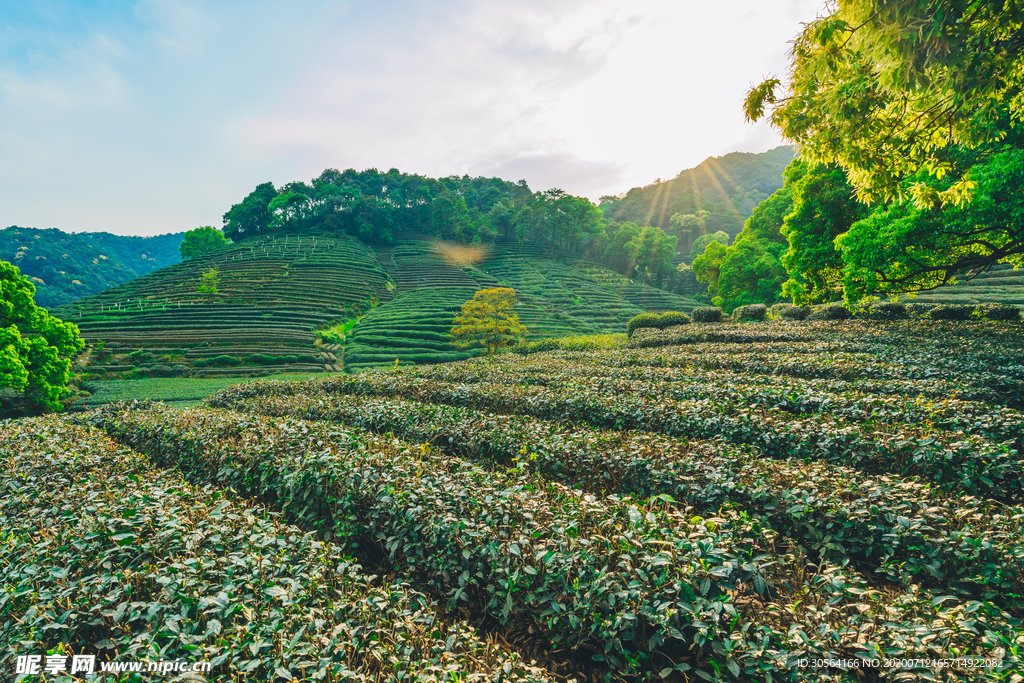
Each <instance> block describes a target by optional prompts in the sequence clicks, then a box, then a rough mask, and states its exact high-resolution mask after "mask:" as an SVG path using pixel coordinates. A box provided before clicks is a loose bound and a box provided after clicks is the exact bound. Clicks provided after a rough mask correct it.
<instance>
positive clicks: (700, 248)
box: [690, 230, 729, 258]
mask: <svg viewBox="0 0 1024 683" xmlns="http://www.w3.org/2000/svg"><path fill="white" fill-rule="evenodd" d="M712 242H718V243H719V244H721V245H723V246H729V233H727V232H723V231H722V230H719V231H718V232H713V233H711V234H710V235H701V236H700V237H698V238H697V239H696V240H694V242H693V248H692V249H691V250H690V256H692V257H693V258H697V257H698V256H700V255H701V254H703V253H704V249H705V247H707V246H708V245H709V244H711V243H712Z"/></svg>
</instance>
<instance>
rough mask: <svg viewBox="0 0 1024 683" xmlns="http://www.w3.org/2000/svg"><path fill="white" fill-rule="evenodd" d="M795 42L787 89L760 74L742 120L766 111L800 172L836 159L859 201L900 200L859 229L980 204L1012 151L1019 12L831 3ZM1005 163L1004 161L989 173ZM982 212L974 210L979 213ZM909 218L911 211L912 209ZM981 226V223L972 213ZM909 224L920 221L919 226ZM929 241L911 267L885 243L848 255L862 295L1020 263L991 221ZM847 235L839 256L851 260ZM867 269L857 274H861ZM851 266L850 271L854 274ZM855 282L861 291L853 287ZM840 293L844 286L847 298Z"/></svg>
mask: <svg viewBox="0 0 1024 683" xmlns="http://www.w3.org/2000/svg"><path fill="white" fill-rule="evenodd" d="M831 9H832V12H831V13H830V14H828V15H827V16H825V17H822V18H820V19H818V20H816V21H813V22H811V23H809V24H807V25H806V26H805V27H804V30H803V31H802V33H801V34H800V35H799V36H798V37H797V39H796V41H795V44H794V47H793V51H792V62H791V74H790V81H789V84H788V92H780V86H781V83H780V81H779V80H778V79H775V78H772V79H769V80H767V81H765V82H764V83H762V84H760V85H759V86H757V87H755V88H753V89H752V90H751V92H750V93H749V95H748V98H747V102H746V107H745V109H746V115H747V117H748V119H751V120H756V119H758V118H761V117H762V116H764V115H765V113H766V111H767V110H768V109H770V119H771V122H772V123H773V125H775V126H776V127H777V128H778V129H779V130H780V131H781V132H782V134H783V135H784V136H785V137H786V138H788V139H789V140H792V141H795V142H797V143H798V144H799V146H800V155H801V157H802V158H803V159H804V160H805V161H807V162H809V163H811V164H813V165H820V164H831V163H836V164H838V165H839V166H840V167H841V168H842V169H843V170H844V171H845V172H846V174H847V176H848V179H849V181H850V183H851V184H852V186H853V187H854V189H855V191H856V193H857V196H858V198H859V199H861V200H862V201H864V202H878V201H882V202H889V203H892V204H894V205H895V204H897V203H903V202H908V201H909V202H912V203H913V205H914V208H910V207H903V208H899V209H893V211H894V212H895V213H889V212H883V213H881V214H877V215H876V216H875V219H874V220H873V221H872V222H870V223H868V224H865V226H863V227H861V228H860V229H859V230H858V232H857V235H859V236H863V234H864V231H865V230H868V229H872V230H882V231H887V232H889V233H893V232H900V231H902V232H903V233H904V234H906V235H910V234H911V232H913V234H914V236H915V239H919V238H921V236H922V233H921V232H920V231H916V232H914V231H910V232H908V231H907V230H905V229H904V228H899V227H896V226H888V224H887V223H886V221H890V220H902V218H903V216H904V213H907V214H913V213H914V212H915V211H921V212H924V213H926V214H928V215H931V216H933V217H934V216H937V215H938V214H937V213H935V212H936V211H939V210H941V209H946V210H950V209H951V207H952V208H953V209H955V210H957V211H962V210H965V207H966V205H967V204H968V203H969V202H971V201H978V200H980V201H984V197H983V196H982V195H983V194H984V192H985V190H984V188H981V187H980V182H981V179H982V178H981V176H982V175H984V174H985V173H987V172H986V171H984V170H983V168H985V166H984V165H985V164H988V163H990V160H991V159H992V158H993V157H995V156H998V155H1001V154H1003V153H1005V152H1007V151H1008V150H1011V149H1013V148H1014V147H1015V146H1019V145H1018V143H1019V139H1020V137H1021V128H1022V125H1021V116H1022V114H1024V91H1022V87H1021V86H1022V84H1024V57H1022V53H1021V48H1022V47H1024V6H1022V5H1019V4H1018V3H1014V2H1006V1H1005V0H974V1H963V0H923V1H920V2H910V1H906V0H837V1H836V2H834V3H832V5H831ZM1003 168H1005V167H1003ZM983 214H984V212H980V213H977V212H976V217H980V216H981V215H983ZM914 215H917V214H914ZM986 219H988V218H986ZM919 227H920V224H919ZM976 230H978V231H981V232H982V233H984V234H983V236H981V237H979V233H978V232H976V231H970V230H961V231H956V232H955V233H954V231H949V232H947V233H945V234H944V235H943V237H942V238H940V239H936V240H932V241H930V242H929V244H930V247H929V249H930V250H931V252H930V254H929V255H928V257H927V258H925V259H924V260H923V261H919V260H918V259H917V258H916V257H915V258H911V257H910V256H909V254H910V252H909V251H906V250H904V251H903V252H901V251H900V250H899V249H897V248H890V249H888V250H887V251H886V254H887V256H888V257H889V258H890V259H893V260H890V261H887V262H884V263H883V262H880V261H878V260H875V261H873V262H872V264H870V265H869V264H867V262H865V261H863V259H861V261H862V266H861V267H859V268H860V271H859V274H858V275H852V276H851V277H853V278H854V279H855V280H856V278H858V277H859V278H861V281H862V282H863V283H866V284H865V285H864V286H861V285H857V286H856V287H855V289H858V291H867V289H870V287H871V286H877V287H878V288H880V290H879V291H881V292H887V293H891V292H895V291H906V290H911V291H912V290H914V289H920V288H921V287H922V286H935V285H937V284H940V283H941V282H944V281H948V280H949V279H951V278H953V277H954V276H955V275H956V273H957V272H958V271H962V270H964V269H975V270H977V269H983V268H987V267H990V266H992V265H994V264H995V263H997V262H1000V261H1003V262H1015V263H1020V262H1021V261H1020V259H1021V254H1022V253H1024V240H1022V238H1021V236H1020V234H1019V232H1017V231H1016V230H1015V229H1014V228H1013V227H1012V226H1008V225H1006V224H1003V223H992V224H987V225H981V226H977V228H976ZM853 239H854V238H853V237H851V238H848V240H847V241H846V242H845V244H846V245H847V246H846V247H845V248H844V253H846V254H849V255H850V256H851V257H853V256H854V254H855V253H857V250H856V249H855V248H854V246H853V242H851V241H850V240H853ZM872 268H874V270H875V275H874V276H872V277H867V276H866V275H865V272H866V271H865V269H867V270H871V269H872ZM854 270H857V268H855V269H854ZM866 288H867V289H866ZM847 294H848V296H849V295H850V294H851V292H849V291H848V293H847Z"/></svg>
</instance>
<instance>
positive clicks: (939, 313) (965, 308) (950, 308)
mask: <svg viewBox="0 0 1024 683" xmlns="http://www.w3.org/2000/svg"><path fill="white" fill-rule="evenodd" d="M972 313H974V306H971V305H970V304H940V305H938V306H935V307H934V308H932V309H931V310H930V311H928V316H929V317H930V318H931V319H932V320H967V319H969V318H970V317H971V314H972Z"/></svg>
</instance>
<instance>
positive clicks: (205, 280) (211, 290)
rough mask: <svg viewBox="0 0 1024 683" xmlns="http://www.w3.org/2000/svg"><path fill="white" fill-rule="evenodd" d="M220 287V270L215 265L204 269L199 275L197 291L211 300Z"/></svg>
mask: <svg viewBox="0 0 1024 683" xmlns="http://www.w3.org/2000/svg"><path fill="white" fill-rule="evenodd" d="M219 287H220V271H219V270H218V269H217V267H216V266H214V267H213V268H210V269H209V270H207V271H205V272H204V273H203V274H202V275H201V276H200V277H199V293H200V294H205V295H206V298H207V299H209V300H211V301H212V300H213V297H214V296H215V295H216V294H217V292H218V289H219Z"/></svg>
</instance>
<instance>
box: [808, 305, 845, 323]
mask: <svg viewBox="0 0 1024 683" xmlns="http://www.w3.org/2000/svg"><path fill="white" fill-rule="evenodd" d="M851 315H852V314H851V313H850V310H849V309H848V308H846V307H845V306H843V305H842V304H826V305H824V306H818V307H816V308H815V309H814V310H812V311H811V313H810V314H809V315H808V316H807V318H806V319H807V320H846V319H848V318H850V317H851Z"/></svg>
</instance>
